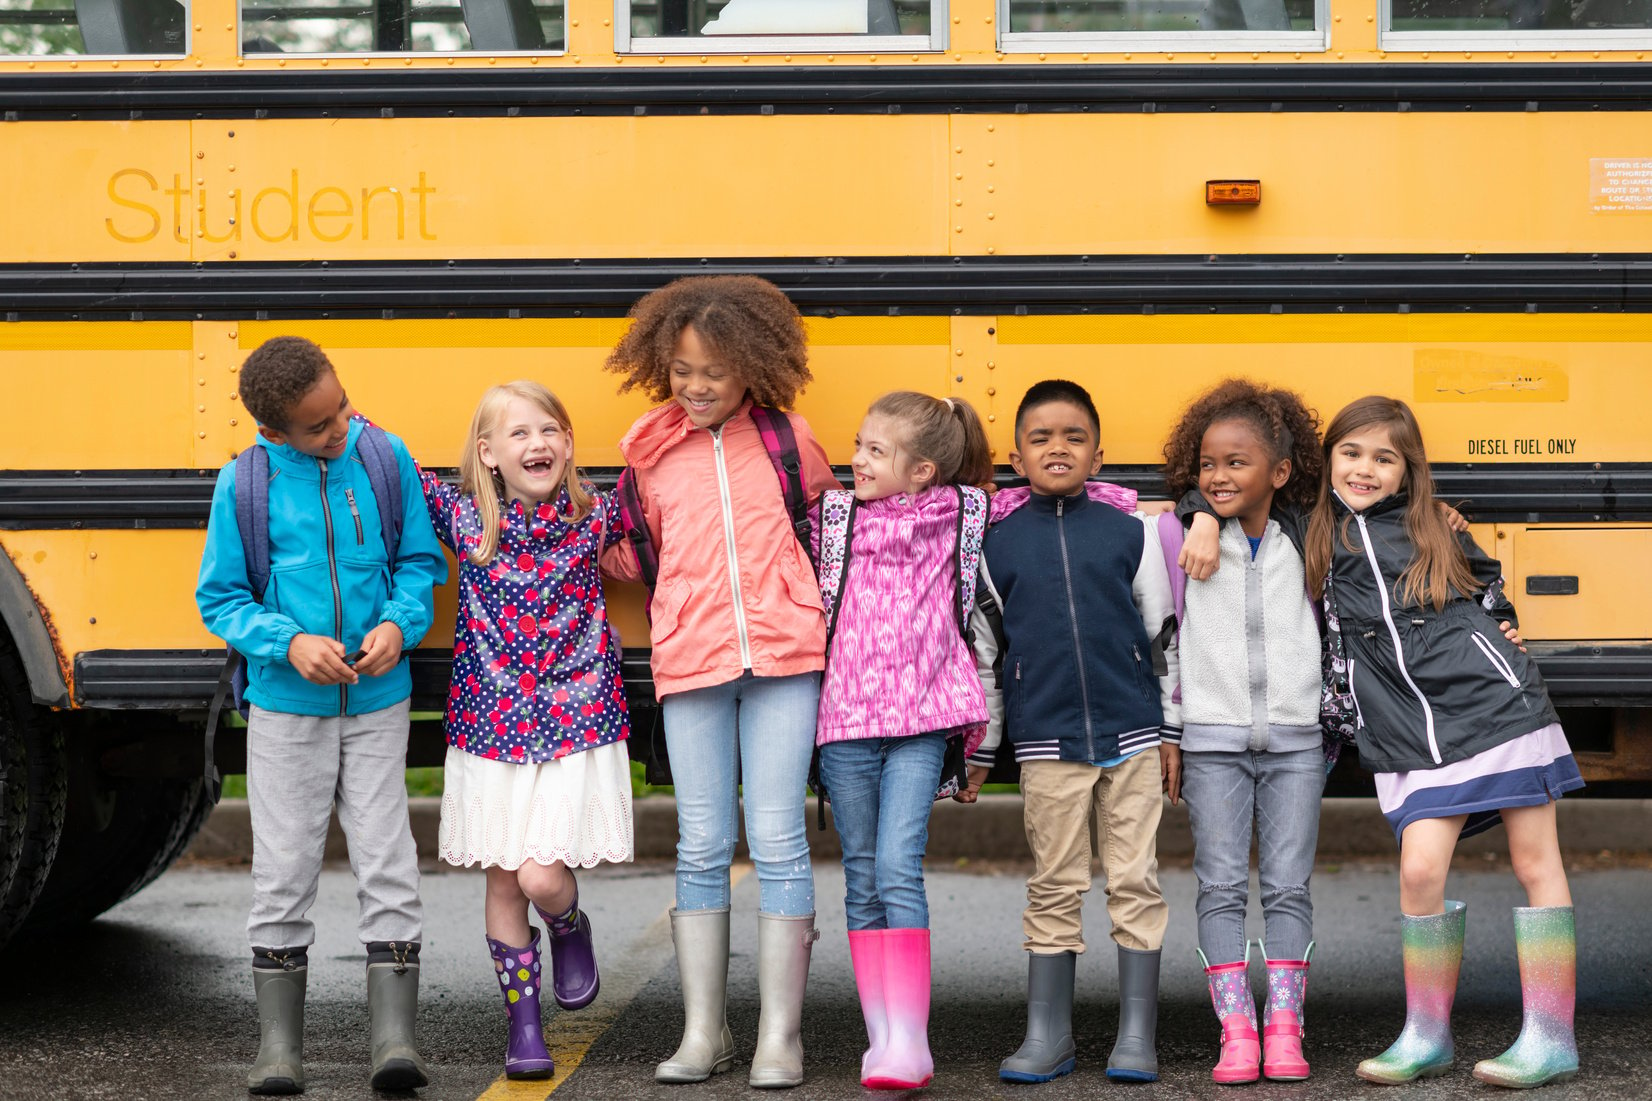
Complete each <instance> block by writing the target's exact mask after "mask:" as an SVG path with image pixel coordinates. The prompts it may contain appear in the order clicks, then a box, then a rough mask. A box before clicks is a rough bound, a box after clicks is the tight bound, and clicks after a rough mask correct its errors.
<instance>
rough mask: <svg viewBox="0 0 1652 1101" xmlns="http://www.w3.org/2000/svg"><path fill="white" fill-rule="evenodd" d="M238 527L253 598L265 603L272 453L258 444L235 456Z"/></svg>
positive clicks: (268, 553) (267, 584)
mask: <svg viewBox="0 0 1652 1101" xmlns="http://www.w3.org/2000/svg"><path fill="white" fill-rule="evenodd" d="M235 526H236V527H237V528H239V529H240V530H241V552H242V555H243V556H244V557H245V558H246V561H247V582H248V583H249V584H250V585H251V586H252V598H253V599H254V600H256V601H257V602H258V603H260V604H262V603H263V602H264V590H265V589H267V588H269V585H270V454H269V452H268V451H265V450H264V448H263V446H262V445H260V444H257V443H255V444H253V445H252V446H251V447H248V448H246V449H244V450H243V451H242V452H241V453H240V454H239V455H237V456H235Z"/></svg>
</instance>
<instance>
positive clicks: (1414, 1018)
mask: <svg viewBox="0 0 1652 1101" xmlns="http://www.w3.org/2000/svg"><path fill="white" fill-rule="evenodd" d="M1466 911H1467V907H1466V905H1465V904H1464V903H1461V902H1453V901H1451V900H1449V899H1448V900H1446V904H1445V913H1443V914H1429V915H1427V916H1425V917H1412V916H1411V915H1410V914H1401V915H1400V922H1401V929H1400V937H1401V944H1402V945H1403V946H1404V952H1405V1028H1404V1029H1402V1030H1401V1031H1400V1038H1399V1039H1397V1040H1395V1041H1394V1042H1393V1044H1391V1045H1390V1046H1389V1048H1388V1050H1387V1051H1385V1052H1383V1053H1382V1054H1381V1055H1378V1056H1376V1057H1374V1058H1371V1059H1366V1060H1365V1061H1364V1062H1362V1063H1360V1065H1359V1067H1358V1069H1356V1070H1355V1072H1354V1073H1355V1074H1358V1075H1359V1076H1360V1077H1361V1078H1363V1079H1365V1080H1366V1081H1367V1082H1378V1083H1381V1084H1383V1085H1398V1084H1399V1083H1401V1082H1410V1081H1412V1080H1413V1079H1416V1078H1433V1077H1435V1076H1437V1075H1441V1074H1444V1073H1445V1072H1446V1071H1448V1070H1450V1069H1451V1061H1452V1059H1453V1058H1454V1057H1455V1055H1456V1052H1455V1050H1454V1049H1453V1047H1452V1044H1451V1003H1452V1002H1453V1001H1455V1000H1456V998H1457V974H1458V972H1459V971H1461V970H1462V966H1463V932H1464V930H1465V929H1466V928H1467V912H1466Z"/></svg>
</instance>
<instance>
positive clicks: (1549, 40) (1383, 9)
mask: <svg viewBox="0 0 1652 1101" xmlns="http://www.w3.org/2000/svg"><path fill="white" fill-rule="evenodd" d="M1393 25H1394V0H1377V46H1378V48H1379V49H1384V50H1392V51H1395V52H1413V51H1422V50H1465V51H1474V50H1502V51H1505V52H1507V51H1511V50H1512V51H1514V52H1516V53H1519V52H1529V53H1537V52H1539V51H1549V52H1567V51H1575V50H1646V49H1652V26H1648V27H1644V28H1641V29H1638V30H1627V29H1621V30H1580V31H1563V30H1550V29H1545V30H1536V31H1506V30H1505V31H1396V30H1393V29H1391V28H1392V27H1393Z"/></svg>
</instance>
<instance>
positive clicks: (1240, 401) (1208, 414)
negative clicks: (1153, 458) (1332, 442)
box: [1164, 378, 1324, 514]
mask: <svg viewBox="0 0 1652 1101" xmlns="http://www.w3.org/2000/svg"><path fill="white" fill-rule="evenodd" d="M1219 421H1243V422H1244V423H1246V424H1248V425H1250V426H1251V428H1252V429H1254V430H1255V432H1256V436H1257V438H1258V439H1259V440H1261V441H1262V444H1263V446H1265V447H1266V448H1267V449H1268V453H1269V455H1270V456H1271V457H1272V459H1273V461H1274V462H1276V463H1277V462H1280V461H1281V460H1284V459H1289V460H1291V476H1290V478H1289V479H1288V480H1287V481H1286V482H1285V484H1284V485H1283V486H1282V487H1280V489H1278V490H1277V491H1276V492H1275V494H1274V495H1275V496H1276V497H1277V498H1279V499H1280V501H1281V502H1283V503H1285V504H1290V505H1295V506H1296V507H1297V508H1299V509H1301V510H1302V511H1303V513H1304V514H1306V513H1307V512H1308V510H1310V509H1312V508H1313V507H1314V501H1315V499H1316V498H1317V497H1318V494H1319V482H1320V472H1321V470H1322V469H1323V468H1324V459H1323V455H1322V453H1321V451H1320V447H1319V414H1318V413H1316V412H1314V411H1313V410H1312V409H1310V408H1308V406H1307V404H1306V403H1305V402H1303V400H1302V397H1301V395H1299V394H1296V393H1294V392H1292V391H1290V390H1280V389H1277V388H1275V387H1271V386H1263V385H1262V384H1260V383H1257V382H1252V381H1251V380H1250V379H1243V378H1230V379H1227V380H1225V381H1223V382H1220V383H1218V384H1217V385H1216V386H1215V387H1214V388H1213V389H1211V390H1208V391H1206V392H1205V393H1204V394H1201V395H1200V396H1199V397H1198V398H1197V399H1196V400H1195V401H1194V402H1193V404H1192V405H1191V406H1189V407H1188V410H1187V412H1186V413H1183V414H1182V419H1181V420H1180V421H1179V422H1178V423H1177V425H1176V427H1175V428H1174V429H1173V430H1172V431H1171V433H1170V438H1169V439H1168V440H1166V441H1165V444H1164V459H1165V464H1164V480H1165V484H1166V485H1167V486H1168V487H1169V488H1170V496H1171V498H1172V499H1176V498H1179V497H1181V495H1182V494H1184V493H1186V492H1187V491H1188V490H1190V489H1193V488H1195V487H1196V486H1197V485H1198V484H1199V447H1200V444H1201V442H1202V441H1203V440H1204V437H1205V430H1206V429H1208V428H1209V427H1210V426H1211V425H1213V424H1216V423H1217V422H1219Z"/></svg>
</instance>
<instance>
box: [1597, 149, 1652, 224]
mask: <svg viewBox="0 0 1652 1101" xmlns="http://www.w3.org/2000/svg"><path fill="white" fill-rule="evenodd" d="M1589 201H1590V205H1591V208H1592V209H1593V210H1594V211H1595V213H1597V214H1639V213H1652V157H1591V158H1590V159H1589Z"/></svg>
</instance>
